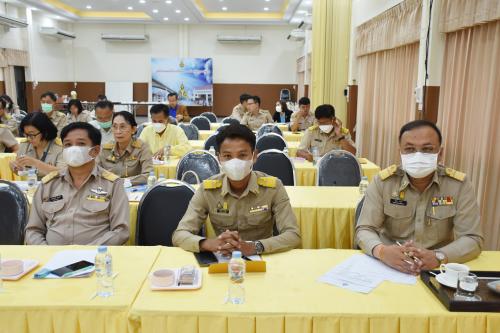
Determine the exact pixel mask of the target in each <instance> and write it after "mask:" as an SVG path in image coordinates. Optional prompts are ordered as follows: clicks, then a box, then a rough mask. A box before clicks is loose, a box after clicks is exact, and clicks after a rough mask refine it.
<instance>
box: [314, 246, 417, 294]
mask: <svg viewBox="0 0 500 333" xmlns="http://www.w3.org/2000/svg"><path fill="white" fill-rule="evenodd" d="M318 281H319V282H323V283H328V284H332V285H334V286H337V287H340V288H344V289H348V290H352V291H356V292H361V293H369V292H370V291H372V290H373V289H374V288H376V287H377V286H378V285H379V284H380V283H381V282H383V281H391V282H394V283H401V284H415V283H416V282H417V278H416V277H415V276H413V275H410V274H406V273H402V272H399V271H397V270H395V269H393V268H391V267H389V266H387V265H385V264H384V263H382V262H380V261H379V260H377V259H375V258H372V257H370V256H367V255H366V254H355V255H353V256H351V257H350V258H349V259H347V260H345V261H343V262H342V263H340V264H339V265H337V266H335V267H334V268H333V269H331V270H330V271H328V272H327V273H325V274H324V275H322V276H321V277H319V279H318Z"/></svg>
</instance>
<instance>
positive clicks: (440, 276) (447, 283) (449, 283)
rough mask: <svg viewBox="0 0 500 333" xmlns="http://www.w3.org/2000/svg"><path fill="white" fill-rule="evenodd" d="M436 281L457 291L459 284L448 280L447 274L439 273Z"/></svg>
mask: <svg viewBox="0 0 500 333" xmlns="http://www.w3.org/2000/svg"><path fill="white" fill-rule="evenodd" d="M436 280H437V281H438V282H439V283H441V284H442V285H443V286H446V287H450V288H453V289H457V282H455V281H451V280H450V279H448V278H446V274H444V273H439V274H438V275H436Z"/></svg>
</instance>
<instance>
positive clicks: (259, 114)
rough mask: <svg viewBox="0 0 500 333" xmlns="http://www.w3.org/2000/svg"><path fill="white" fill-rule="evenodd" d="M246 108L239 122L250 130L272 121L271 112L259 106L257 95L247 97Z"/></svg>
mask: <svg viewBox="0 0 500 333" xmlns="http://www.w3.org/2000/svg"><path fill="white" fill-rule="evenodd" d="M247 109H248V112H247V113H245V115H244V116H243V119H242V120H241V122H240V123H241V124H242V125H245V126H247V127H248V128H250V129H251V130H252V131H256V130H258V129H259V128H260V127H261V126H262V125H264V124H267V123H273V122H274V120H273V117H272V116H271V113H269V111H267V110H262V109H261V108H260V98H259V96H253V97H250V98H249V99H248V101H247Z"/></svg>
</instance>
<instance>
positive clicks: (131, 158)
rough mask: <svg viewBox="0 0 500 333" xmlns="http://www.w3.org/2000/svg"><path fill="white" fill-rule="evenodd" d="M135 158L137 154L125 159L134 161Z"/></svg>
mask: <svg viewBox="0 0 500 333" xmlns="http://www.w3.org/2000/svg"><path fill="white" fill-rule="evenodd" d="M135 160H137V156H135V155H131V156H129V158H127V161H135Z"/></svg>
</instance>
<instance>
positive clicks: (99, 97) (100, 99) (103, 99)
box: [97, 94, 108, 101]
mask: <svg viewBox="0 0 500 333" xmlns="http://www.w3.org/2000/svg"><path fill="white" fill-rule="evenodd" d="M97 100H98V101H107V100H108V98H107V97H106V95H101V94H99V95H97Z"/></svg>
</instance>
